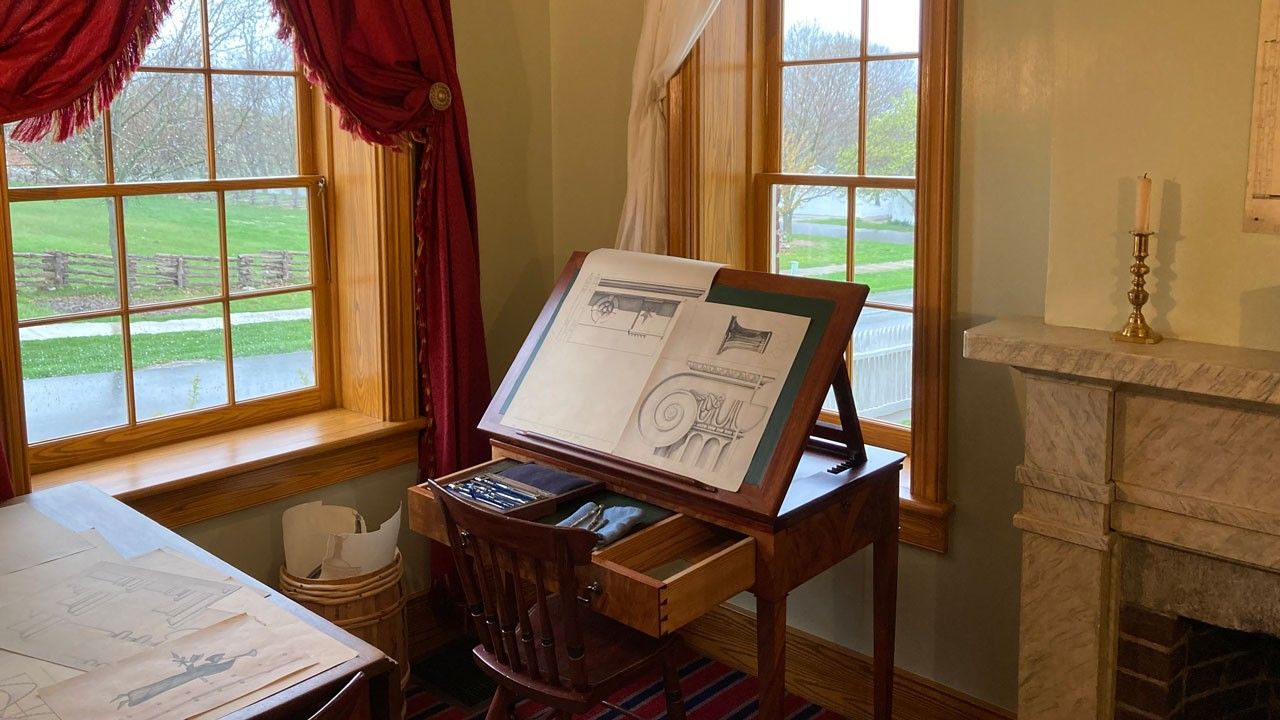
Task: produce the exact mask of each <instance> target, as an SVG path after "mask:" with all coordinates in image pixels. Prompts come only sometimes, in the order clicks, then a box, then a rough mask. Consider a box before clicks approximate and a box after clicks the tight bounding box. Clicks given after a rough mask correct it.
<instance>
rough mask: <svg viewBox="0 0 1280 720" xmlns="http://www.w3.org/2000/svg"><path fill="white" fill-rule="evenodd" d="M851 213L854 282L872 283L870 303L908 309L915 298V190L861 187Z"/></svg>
mask: <svg viewBox="0 0 1280 720" xmlns="http://www.w3.org/2000/svg"><path fill="white" fill-rule="evenodd" d="M854 212H855V214H856V215H857V221H856V223H855V225H854V230H853V239H854V252H853V259H854V264H855V265H854V274H853V279H854V282H860V283H866V284H867V285H870V286H871V297H870V298H869V299H870V300H871V301H873V302H882V303H893V304H896V305H902V306H903V307H906V308H910V307H911V306H912V302H913V299H914V297H915V290H914V285H915V265H916V261H915V252H916V247H915V243H916V193H915V191H914V190H871V189H868V188H862V189H860V190H858V192H857V202H856V204H855V207H854Z"/></svg>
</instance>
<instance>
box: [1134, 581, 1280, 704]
mask: <svg viewBox="0 0 1280 720" xmlns="http://www.w3.org/2000/svg"><path fill="white" fill-rule="evenodd" d="M1119 643H1120V644H1119V648H1118V657H1117V672H1116V714H1115V717H1116V720H1280V639H1277V638H1274V637H1271V636H1269V635H1263V634H1258V633H1246V632H1240V631H1239V630H1230V629H1227V628H1220V627H1217V626H1215V625H1209V624H1206V623H1202V622H1198V621H1195V620H1190V619H1187V618H1182V617H1176V616H1171V615H1164V614H1161V613H1157V612H1153V611H1151V610H1147V609H1145V608H1142V607H1140V606H1138V605H1133V604H1128V605H1125V606H1124V607H1123V608H1122V609H1121V612H1120V638H1119Z"/></svg>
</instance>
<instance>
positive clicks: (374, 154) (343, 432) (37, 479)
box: [0, 73, 425, 527]
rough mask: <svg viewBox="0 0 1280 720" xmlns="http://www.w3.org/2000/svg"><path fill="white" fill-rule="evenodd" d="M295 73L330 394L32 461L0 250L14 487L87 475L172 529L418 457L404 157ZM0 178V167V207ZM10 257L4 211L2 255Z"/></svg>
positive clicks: (160, 424) (6, 263)
mask: <svg viewBox="0 0 1280 720" xmlns="http://www.w3.org/2000/svg"><path fill="white" fill-rule="evenodd" d="M299 78H300V79H299V80H298V88H299V90H298V94H297V97H298V98H299V99H300V103H301V98H303V97H306V98H307V101H308V102H307V106H306V110H305V112H304V111H300V112H299V115H298V123H299V125H298V127H299V147H300V148H301V147H302V146H303V143H304V138H305V139H306V142H309V147H310V151H311V153H310V155H311V156H310V159H309V160H307V161H301V162H302V164H300V166H299V171H300V172H301V171H303V170H309V171H310V174H309V175H307V176H299V177H301V180H298V181H299V182H302V181H307V182H310V181H312V180H313V179H318V178H324V179H326V181H327V182H326V183H325V188H324V191H323V201H322V202H321V201H313V202H312V203H311V211H312V227H313V228H321V229H323V231H324V232H323V238H324V242H323V243H315V242H313V245H316V246H317V251H316V252H313V253H312V255H313V275H312V283H313V284H314V285H316V286H317V288H316V289H317V290H318V289H320V288H322V287H323V288H324V291H325V292H324V293H323V294H324V295H325V296H326V299H325V300H324V301H323V302H322V301H321V300H320V299H319V297H318V295H319V293H317V299H316V300H315V301H313V302H314V303H315V312H314V315H313V317H314V318H315V320H314V322H316V323H326V324H327V325H328V327H329V328H330V330H329V332H327V333H326V334H325V336H324V338H325V340H326V341H327V342H326V347H325V348H324V349H322V347H321V344H320V343H321V336H320V334H319V333H320V330H318V329H317V330H316V331H315V332H316V349H315V352H316V353H317V355H320V354H321V353H323V355H324V357H325V360H326V362H327V363H328V367H330V368H331V373H332V378H331V381H330V383H329V386H328V392H327V393H325V395H324V396H323V397H322V398H320V399H319V401H312V400H310V399H307V398H301V399H300V398H299V394H298V393H297V392H295V393H292V394H287V395H280V396H275V398H274V399H276V400H280V399H281V398H283V399H284V400H285V401H284V402H280V403H278V404H276V405H271V404H269V403H263V402H261V401H259V400H251V401H247V402H245V403H241V404H240V406H239V407H238V408H237V410H239V411H244V412H243V413H242V414H240V416H239V417H236V418H234V421H232V420H231V419H225V421H226V423H225V424H224V423H223V422H221V421H222V420H224V419H223V418H215V417H214V416H212V415H208V414H201V415H182V416H175V417H172V418H168V419H161V420H155V421H150V422H148V423H146V425H145V426H142V427H146V428H147V429H148V430H152V431H154V434H153V435H150V436H148V437H145V438H140V440H141V442H139V443H137V444H135V445H132V446H123V444H121V445H120V446H117V445H108V444H106V443H104V442H98V443H97V445H96V446H93V447H86V448H84V449H83V452H80V453H78V454H77V455H76V457H75V458H74V459H72V458H68V459H66V460H63V461H61V462H57V463H53V464H51V465H43V464H42V465H33V464H32V463H30V462H29V461H28V459H29V457H28V456H29V455H33V453H31V452H30V451H29V449H28V446H27V442H26V422H25V418H24V413H23V398H22V391H23V378H22V371H21V363H20V358H21V345H20V342H19V336H18V307H17V298H16V283H15V277H14V268H13V263H12V261H11V260H7V259H0V437H2V438H3V439H4V442H5V447H6V450H7V453H6V454H7V457H8V460H9V468H10V471H11V473H12V477H13V481H14V489H15V490H16V491H17V492H19V493H25V492H30V491H36V490H40V489H43V488H45V487H52V486H55V485H60V484H63V483H67V482H76V481H82V482H87V483H89V484H91V485H93V486H95V487H97V488H99V489H101V490H103V491H104V492H107V493H110V494H112V495H114V496H116V497H117V498H119V499H121V500H123V501H125V502H127V503H128V504H130V505H131V506H133V507H135V508H137V509H139V510H140V511H142V512H145V513H147V514H148V515H150V516H152V517H154V518H155V519H156V520H157V521H159V522H162V523H164V524H165V525H167V526H169V527H178V526H181V525H186V524H189V523H193V522H199V521H202V520H206V519H209V518H212V517H217V516H219V515H223V514H226V513H229V512H235V511H238V510H241V509H244V508H247V507H252V506H254V505H260V504H262V503H265V502H271V501H273V500H277V499H280V498H283V497H288V496H291V495H295V494H297V493H300V492H304V491H308V490H314V489H317V488H320V487H324V486H327V485H333V484H336V483H341V482H345V481H348V480H352V479H355V478H358V477H364V476H367V475H369V474H371V473H374V472H378V471H381V470H388V469H391V468H394V467H397V466H401V465H404V464H405V463H412V462H415V461H416V459H417V457H418V442H419V434H420V431H421V430H422V428H423V427H424V426H425V420H424V419H423V418H422V416H421V413H420V407H419V396H418V383H419V379H420V378H419V374H418V370H417V350H418V346H417V334H416V324H415V321H414V302H413V278H412V272H413V260H414V247H415V243H414V235H413V227H414V221H413V198H414V197H415V193H414V189H415V188H416V180H415V174H414V170H415V167H416V160H415V157H416V154H415V153H414V152H406V151H404V150H403V149H401V148H391V147H383V146H378V145H371V144H369V143H367V142H365V141H363V140H361V139H359V138H357V137H355V136H353V135H351V134H350V133H347V132H346V131H344V130H341V129H340V127H339V114H338V112H337V111H336V110H335V109H333V108H332V107H331V106H329V104H328V103H326V102H324V101H323V100H322V99H321V98H322V96H321V94H320V91H319V90H318V89H317V88H314V87H312V86H311V85H310V84H309V83H307V82H306V81H305V79H302V78H301V74H300V73H299ZM304 93H305V95H304ZM0 146H2V143H0ZM0 150H2V147H0ZM0 160H2V158H0ZM306 162H310V163H311V164H310V165H307V164H305V163H306ZM295 180H296V178H295ZM6 182H7V173H0V207H5V208H7V205H6V203H7V202H8V198H7V192H8V188H7V186H6ZM272 182H273V183H274V182H275V180H272ZM313 200H315V199H314V198H313ZM319 237H321V235H313V238H319ZM11 253H12V245H11V242H10V227H9V213H8V212H7V210H6V211H4V212H0V258H5V257H7V256H8V255H10V254H11ZM314 263H319V265H318V266H317V265H315V264H314ZM339 288H340V289H341V291H339V290H338V289H339ZM313 292H315V290H313ZM317 381H318V382H319V381H320V378H319V377H317ZM266 399H272V398H266ZM269 408H270V409H269ZM224 409H226V408H216V409H213V410H208V411H205V412H206V413H217V412H218V411H219V410H224ZM214 419H217V420H219V421H220V422H218V423H216V424H215V423H213V422H211V421H212V420H214ZM228 426H229V427H230V429H227V427H228ZM36 459H37V460H38V459H39V458H36ZM73 460H74V461H75V462H73ZM52 465H56V466H58V467H59V468H60V469H51V466H52Z"/></svg>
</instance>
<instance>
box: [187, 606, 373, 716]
mask: <svg viewBox="0 0 1280 720" xmlns="http://www.w3.org/2000/svg"><path fill="white" fill-rule="evenodd" d="M214 608H215V609H217V610H221V611H223V612H229V613H232V614H238V613H245V614H247V615H249V616H250V617H252V618H254V619H255V620H257V621H258V622H260V623H262V624H263V625H265V626H267V627H269V628H271V629H272V630H273V631H275V632H277V633H279V634H281V635H283V636H285V637H287V638H289V641H290V642H291V643H292V644H293V646H294V648H296V649H297V650H298V651H299V652H304V653H306V654H307V655H308V656H310V657H311V659H312V660H314V661H315V664H314V665H311V666H309V667H307V668H305V669H303V670H299V671H297V672H295V673H293V674H291V675H287V676H285V677H283V678H280V679H279V680H276V681H275V682H273V683H271V684H270V685H267V686H265V687H263V688H262V689H260V690H257V691H256V692H253V693H250V694H248V695H245V696H244V697H241V698H237V699H236V700H234V701H232V702H230V703H227V704H225V705H220V706H218V707H217V708H215V709H213V710H210V711H208V712H207V713H205V714H203V715H199V716H197V718H198V720H213V718H219V717H222V716H223V715H226V714H228V713H231V712H234V711H236V710H239V709H240V708H243V707H248V706H249V705H252V704H253V703H255V702H258V701H259V700H262V699H263V698H267V697H270V696H272V695H274V694H276V693H278V692H280V691H281V690H285V689H287V688H290V687H292V686H293V685H296V684H297V683H300V682H302V681H303V680H306V679H307V678H309V677H311V676H313V675H318V674H320V673H322V672H324V671H325V670H328V669H329V668H331V667H336V666H338V665H341V664H342V663H344V662H346V661H348V660H350V659H351V658H353V657H355V656H356V655H357V653H356V651H355V650H353V649H351V648H349V647H347V646H346V645H344V644H342V643H341V642H338V641H337V640H334V639H333V638H331V637H329V636H328V635H326V634H324V633H323V632H320V631H319V630H317V629H315V628H314V627H312V626H311V625H309V624H307V623H306V622H305V621H304V620H302V619H300V618H299V617H298V616H297V615H294V614H293V613H291V612H289V611H288V610H285V609H284V608H282V607H280V606H278V605H276V604H275V603H273V602H271V601H270V600H266V599H263V598H261V597H258V596H257V595H254V594H252V593H246V592H238V593H235V594H233V595H229V596H227V598H226V599H224V600H220V601H218V602H217V603H216V604H215V605H214Z"/></svg>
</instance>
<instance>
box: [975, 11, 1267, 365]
mask: <svg viewBox="0 0 1280 720" xmlns="http://www.w3.org/2000/svg"><path fill="white" fill-rule="evenodd" d="M971 4H982V3H971ZM1052 5H1053V8H1054V10H1053V18H1052V38H1053V54H1054V60H1055V61H1054V65H1053V67H1052V68H1051V69H1050V71H1049V72H1047V73H1046V74H1045V75H1044V76H1043V78H1044V80H1043V81H1044V83H1045V84H1046V85H1047V86H1049V87H1051V88H1052V92H1053V101H1052V102H1053V129H1052V140H1051V148H1052V157H1051V164H1052V183H1051V188H1052V190H1051V194H1050V197H1051V199H1052V211H1051V217H1052V222H1051V227H1050V235H1049V238H1050V253H1049V276H1048V277H1049V279H1048V295H1047V299H1046V312H1047V319H1048V320H1049V321H1050V322H1052V323H1054V324H1061V325H1077V326H1082V327H1092V328H1104V329H1118V328H1119V327H1120V325H1122V324H1123V321H1124V317H1125V315H1126V313H1127V305H1126V303H1125V300H1124V292H1125V290H1126V289H1127V287H1128V284H1127V283H1128V270H1127V268H1128V265H1129V262H1130V259H1129V254H1128V253H1129V251H1130V249H1131V244H1132V241H1131V240H1130V239H1129V237H1128V235H1127V234H1126V233H1127V231H1128V230H1129V229H1130V226H1131V225H1132V222H1133V209H1132V208H1133V197H1134V182H1133V178H1134V177H1135V176H1137V175H1140V174H1141V173H1143V172H1147V171H1150V172H1151V174H1152V176H1153V177H1155V178H1156V183H1155V185H1156V190H1157V195H1158V196H1160V195H1162V196H1163V198H1162V202H1159V201H1160V200H1161V198H1159V197H1158V198H1157V201H1158V202H1157V208H1156V212H1155V213H1154V217H1153V221H1152V224H1153V226H1154V229H1155V230H1156V231H1157V232H1158V233H1159V235H1158V237H1157V239H1156V240H1155V241H1154V248H1155V249H1154V258H1155V260H1154V261H1153V262H1151V265H1152V267H1153V268H1154V273H1153V276H1152V277H1153V278H1154V281H1153V282H1152V287H1153V293H1154V297H1153V300H1152V302H1151V305H1150V307H1151V308H1152V312H1151V314H1150V317H1151V319H1152V324H1153V325H1155V326H1156V328H1157V329H1159V330H1162V331H1167V333H1168V334H1169V335H1171V336H1175V337H1180V338H1185V339H1189V340H1199V341H1203V342H1211V343H1220V344H1226V345H1243V346H1247V347H1258V348H1266V349H1272V350H1275V349H1280V320H1278V319H1277V318H1280V237H1277V236H1274V235H1257V234H1247V233H1244V232H1243V231H1242V230H1241V227H1242V221H1243V215H1244V198H1245V173H1246V169H1247V168H1246V164H1247V154H1248V149H1249V125H1250V115H1251V112H1252V98H1253V67H1254V54H1255V52H1256V48H1257V37H1258V15H1259V3H1258V0H1232V1H1231V2H1218V3H1212V7H1213V10H1212V12H1206V7H1207V6H1206V5H1205V3H1203V2H1200V1H1199V0H1167V1H1166V2H1160V3H1133V2H1112V1H1110V0H1079V1H1077V2H1071V3H1053V4H1052ZM1026 197H1027V193H1022V192H1019V193H1017V194H1016V195H1013V196H1010V198H1009V200H1010V202H1011V203H1020V202H1023V201H1024V200H1025V199H1026Z"/></svg>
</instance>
